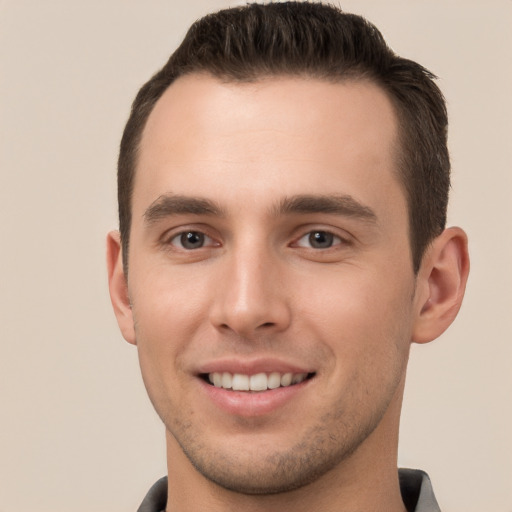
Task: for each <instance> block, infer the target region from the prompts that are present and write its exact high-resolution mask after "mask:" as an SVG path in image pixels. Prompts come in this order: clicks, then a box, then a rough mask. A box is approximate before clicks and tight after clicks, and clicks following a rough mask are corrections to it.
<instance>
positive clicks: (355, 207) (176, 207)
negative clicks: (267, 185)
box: [143, 194, 377, 225]
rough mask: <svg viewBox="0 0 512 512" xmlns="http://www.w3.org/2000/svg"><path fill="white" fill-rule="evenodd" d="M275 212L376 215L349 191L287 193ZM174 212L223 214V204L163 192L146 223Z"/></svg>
mask: <svg viewBox="0 0 512 512" xmlns="http://www.w3.org/2000/svg"><path fill="white" fill-rule="evenodd" d="M271 211H272V214H273V215H274V216H276V217H277V216H279V215H287V214H294V213H296V214H308V213H325V214H333V215H341V216H345V217H352V218H356V219H359V220H364V221H368V222H373V223H375V222H376V221H377V215H376V214H375V212H374V211H373V210H372V209H371V208H369V207H368V206H365V205H363V204H362V203H360V202H359V201H357V200H356V199H354V198H353V197H352V196H349V195H309V194H301V195H296V196H291V197H285V198H284V199H282V200H281V201H280V202H279V204H278V205H277V206H275V207H274V208H273V209H272V210H271ZM172 215H207V216H216V217H224V216H225V215H226V213H225V211H224V209H223V208H221V207H220V206H219V205H218V204H217V203H216V202H214V201H211V200H210V199H205V198H200V197H190V196H184V195H174V194H163V195H161V196H160V197H158V198H157V199H156V200H155V201H153V202H152V203H151V204H150V205H149V207H148V208H147V209H146V211H145V212H144V215H143V218H144V221H145V223H146V224H148V225H151V224H153V223H156V222H158V221H159V220H161V219H164V218H166V217H169V216H172Z"/></svg>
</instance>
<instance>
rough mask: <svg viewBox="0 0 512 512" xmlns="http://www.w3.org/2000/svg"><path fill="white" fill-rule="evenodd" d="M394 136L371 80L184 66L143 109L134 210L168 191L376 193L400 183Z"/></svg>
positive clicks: (389, 112) (392, 121) (383, 99)
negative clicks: (253, 77)
mask: <svg viewBox="0 0 512 512" xmlns="http://www.w3.org/2000/svg"><path fill="white" fill-rule="evenodd" d="M396 141H397V120H396V115H395V112H394V109H393V107H392V105H391V102H390V101H389V99H388V97H387V96H386V94H385V92H384V91H382V90H381V89H380V88H379V87H378V86H376V85H375V84H373V83H371V82H368V81H345V82H337V83H333V82H328V81H323V80H319V79H307V78H299V77H277V78H268V79H263V80H260V81H258V82H254V83H233V82H228V83H226V82H222V81H220V80H218V79H216V78H213V77H211V76H209V75H200V74H192V75H188V76H184V77H181V78H179V79H178V80H177V81H176V82H174V83H173V84H172V85H171V86H170V87H169V88H168V89H167V91H166V92H165V93H164V94H163V96H162V97H161V98H160V100H159V101H158V102H157V104H156V105H155V107H154V109H153V111H152V113H151V114H150V116H149V118H148V121H147V124H146V127H145V129H144V132H143V136H142V140H141V146H140V152H139V161H138V166H137V173H136V178H135V187H134V210H135V206H136V203H137V202H139V200H140V202H141V204H140V206H141V208H143V207H144V204H142V203H144V202H145V204H146V206H147V204H148V202H151V201H154V200H155V198H156V197H158V195H160V194H162V193H169V192H171V193H178V194H183V193H184V194H190V193H192V192H193V193H194V195H199V196H201V195H205V194H206V195H208V194H209V193H210V194H211V193H213V191H215V194H216V195H217V196H219V195H220V196H222V194H223V191H224V192H226V193H229V194H232V193H233V192H237V193H238V192H240V193H241V192H242V191H245V192H249V191H250V192H252V196H253V198H254V200H255V201H258V200H260V199H261V197H265V196H269V195H272V194H275V192H276V191H279V192H280V193H281V194H287V195H294V194H297V193H304V192H307V193H313V194H314V193H319V194H325V193H332V192H337V193H342V194H351V195H353V196H355V197H359V198H361V199H363V200H364V199H365V198H364V197H361V195H362V196H364V195H365V194H366V195H369V196H372V195H373V196H376V195H378V194H379V189H380V190H381V189H382V187H383V186H389V185H392V186H394V187H395V188H400V186H399V182H398V179H397V177H396V172H395V167H396V165H395V161H396V158H395V153H396V146H397V142H396ZM219 181H222V182H224V185H225V186H224V188H219V187H218V186H217V184H218V183H219ZM333 187H335V188H336V187H337V188H339V190H338V189H336V190H334V191H333ZM365 191H366V192H365ZM218 199H220V200H221V199H222V197H218ZM373 199H376V197H374V198H373ZM381 199H382V198H381Z"/></svg>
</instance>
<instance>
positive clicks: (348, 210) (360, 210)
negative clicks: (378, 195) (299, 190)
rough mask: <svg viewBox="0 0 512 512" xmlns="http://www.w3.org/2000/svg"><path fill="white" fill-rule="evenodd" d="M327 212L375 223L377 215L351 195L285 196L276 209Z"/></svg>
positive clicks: (278, 212)
mask: <svg viewBox="0 0 512 512" xmlns="http://www.w3.org/2000/svg"><path fill="white" fill-rule="evenodd" d="M289 213H299V214H307V213H327V214H334V215H342V216H345V217H353V218H356V219H359V220H364V221H368V222H372V223H375V222H376V221H377V215H376V214H375V212H374V211H373V210H372V209H371V208H370V207H368V206H365V205H363V204H362V203H360V202H359V201H357V200H356V199H354V198H353V197H352V196H349V195H298V196H292V197H287V198H284V199H283V200H282V201H281V202H280V203H279V205H278V207H277V209H276V214H289Z"/></svg>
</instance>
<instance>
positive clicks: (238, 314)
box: [210, 247, 291, 339]
mask: <svg viewBox="0 0 512 512" xmlns="http://www.w3.org/2000/svg"><path fill="white" fill-rule="evenodd" d="M276 259H277V258H275V257H272V255H271V254H270V251H267V250H265V249H261V250H254V247H252V248H248V249H247V250H239V251H237V252H236V253H235V252H234V253H233V254H232V255H231V257H229V258H227V259H226V260H225V261H224V262H223V267H222V269H219V270H220V272H219V275H218V276H217V279H216V282H217V290H216V291H215V293H214V296H215V297H214V303H213V305H212V308H211V316H210V319H211V322H212V324H213V325H214V326H215V327H216V328H217V329H219V330H222V331H225V332H232V333H235V334H237V335H238V336H240V337H243V338H246V339H253V338H255V337H257V336H260V335H264V334H271V333H277V332H282V331H284V330H286V329H287V328H288V327H289V325H290V320H291V311H290V304H289V301H288V299H287V290H286V288H287V287H286V286H285V280H286V279H285V276H284V272H283V264H284V263H283V262H280V261H276Z"/></svg>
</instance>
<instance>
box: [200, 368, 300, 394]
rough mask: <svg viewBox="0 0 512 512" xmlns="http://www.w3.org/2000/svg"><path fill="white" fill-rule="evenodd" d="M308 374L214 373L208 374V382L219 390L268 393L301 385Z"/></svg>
mask: <svg viewBox="0 0 512 512" xmlns="http://www.w3.org/2000/svg"><path fill="white" fill-rule="evenodd" d="M307 376H308V374H307V373H278V372H272V373H269V374H266V373H256V374H255V375H244V374H241V373H234V374H231V373H228V372H223V373H220V372H214V373H210V374H208V380H209V381H210V383H211V384H213V385H214V386H215V387H217V388H224V389H232V390H233V391H266V390H267V389H276V388H278V387H281V386H282V387H287V386H292V385H293V384H299V383H301V382H302V381H304V380H305V379H306V377H307Z"/></svg>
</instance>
